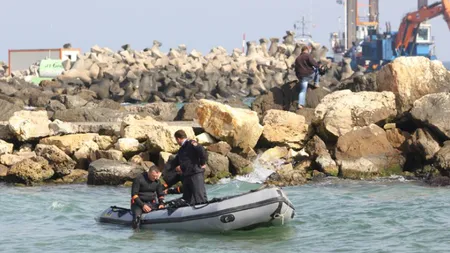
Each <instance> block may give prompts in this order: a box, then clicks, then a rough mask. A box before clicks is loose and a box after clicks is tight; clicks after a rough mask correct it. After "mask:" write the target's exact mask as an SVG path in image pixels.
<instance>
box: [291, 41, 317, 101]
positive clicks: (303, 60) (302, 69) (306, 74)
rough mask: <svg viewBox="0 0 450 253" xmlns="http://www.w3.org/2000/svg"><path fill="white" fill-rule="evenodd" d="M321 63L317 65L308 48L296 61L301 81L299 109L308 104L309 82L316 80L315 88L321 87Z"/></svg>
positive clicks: (304, 48) (304, 49)
mask: <svg viewBox="0 0 450 253" xmlns="http://www.w3.org/2000/svg"><path fill="white" fill-rule="evenodd" d="M319 67H320V65H319V63H317V62H316V61H315V60H314V59H313V57H312V56H311V54H310V53H309V48H308V47H307V46H304V47H302V53H301V54H300V55H299V56H298V57H297V59H295V74H296V75H297V78H298V80H299V81H300V83H299V84H300V94H299V95H298V108H299V109H301V108H303V107H304V106H305V104H306V91H307V90H308V82H309V81H311V80H314V87H316V88H317V87H319V72H318V70H319Z"/></svg>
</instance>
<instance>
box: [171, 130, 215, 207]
mask: <svg viewBox="0 0 450 253" xmlns="http://www.w3.org/2000/svg"><path fill="white" fill-rule="evenodd" d="M175 140H176V142H177V143H178V145H180V146H181V147H180V150H179V151H178V154H177V156H176V157H175V159H174V161H173V166H176V167H175V171H176V172H177V173H178V174H180V175H182V180H183V199H184V200H185V201H186V202H187V203H188V204H189V205H195V204H201V203H205V202H206V201H207V200H208V199H207V196H206V189H205V168H206V159H207V153H206V150H205V149H204V148H203V147H202V146H201V145H200V144H198V143H197V142H196V141H195V140H188V139H187V135H186V132H184V131H183V130H178V131H176V132H175Z"/></svg>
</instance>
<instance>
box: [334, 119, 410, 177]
mask: <svg viewBox="0 0 450 253" xmlns="http://www.w3.org/2000/svg"><path fill="white" fill-rule="evenodd" d="M336 159H337V163H338V165H339V166H340V169H341V172H342V176H343V177H345V178H353V179H359V178H361V177H363V178H365V177H368V178H370V177H373V176H388V175H391V174H400V173H401V172H402V168H403V164H404V162H405V161H404V158H403V157H402V156H400V155H399V152H398V151H397V150H395V149H394V148H393V147H392V146H391V144H390V143H389V141H388V139H387V137H386V133H385V132H384V130H383V129H382V128H380V127H379V126H377V125H375V124H371V125H369V126H367V127H362V128H359V129H357V130H353V131H351V132H348V133H346V134H344V135H342V136H341V137H339V139H338V141H337V144H336Z"/></svg>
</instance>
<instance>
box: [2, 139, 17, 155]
mask: <svg viewBox="0 0 450 253" xmlns="http://www.w3.org/2000/svg"><path fill="white" fill-rule="evenodd" d="M13 147H14V144H12V143H8V142H6V141H4V140H0V155H3V154H11V153H12V152H13Z"/></svg>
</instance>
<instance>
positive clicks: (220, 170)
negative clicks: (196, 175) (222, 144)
mask: <svg viewBox="0 0 450 253" xmlns="http://www.w3.org/2000/svg"><path fill="white" fill-rule="evenodd" d="M206 164H207V170H209V172H210V173H205V174H209V176H210V177H211V178H213V181H215V180H219V179H221V178H224V177H228V176H229V175H230V161H229V160H228V158H227V157H226V156H224V155H221V154H217V153H213V152H208V160H207V162H206Z"/></svg>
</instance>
